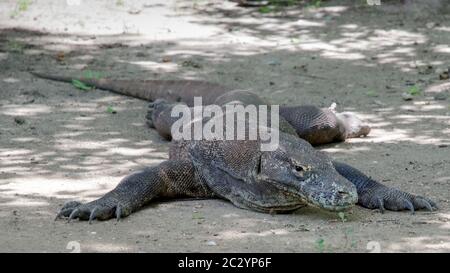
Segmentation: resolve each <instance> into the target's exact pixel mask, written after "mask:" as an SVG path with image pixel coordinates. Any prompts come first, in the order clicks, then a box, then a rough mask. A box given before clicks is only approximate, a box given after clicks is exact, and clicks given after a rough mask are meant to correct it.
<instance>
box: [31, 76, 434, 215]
mask: <svg viewBox="0 0 450 273" xmlns="http://www.w3.org/2000/svg"><path fill="white" fill-rule="evenodd" d="M33 74H34V75H36V76H38V77H40V78H45V79H50V80H56V81H63V82H72V81H73V80H78V81H80V82H83V83H84V84H87V85H91V86H94V87H96V88H99V89H104V90H109V91H113V92H116V93H119V94H123V95H128V96H132V97H135V98H140V99H144V100H148V101H150V102H151V103H150V105H149V111H148V114H147V121H148V124H149V126H150V127H152V128H155V129H156V130H157V131H158V132H159V133H160V134H161V135H162V136H163V137H165V138H167V139H171V137H172V136H171V125H172V124H173V123H174V122H175V121H176V119H175V118H174V117H171V115H170V113H171V110H172V108H173V107H174V106H175V105H178V104H180V103H184V104H186V105H187V106H190V107H191V109H190V110H191V111H194V110H193V109H192V106H193V104H194V97H202V100H203V104H204V105H217V106H218V107H221V109H223V110H224V111H223V112H224V113H226V109H225V108H226V107H225V106H227V105H243V106H248V105H255V106H259V105H268V104H267V103H266V102H265V101H264V100H263V99H261V98H260V97H258V96H257V95H256V94H254V93H252V92H249V91H240V90H233V89H232V88H227V87H224V86H221V85H217V84H213V83H207V82H203V81H186V80H180V81H158V80H148V81H136V80H113V79H92V78H82V77H80V78H77V77H66V76H54V75H47V74H42V73H33ZM269 109H271V108H270V107H269ZM279 114H280V121H279V124H280V126H279V142H278V145H277V147H276V149H274V150H271V151H264V150H262V149H260V145H261V142H262V140H261V139H260V138H259V137H258V138H257V139H256V140H251V139H245V140H220V139H212V140H174V141H172V142H171V147H170V152H169V160H167V161H164V162H162V163H160V164H159V165H157V166H152V167H149V168H146V169H144V170H142V171H139V172H136V173H133V174H130V175H129V176H127V177H125V178H124V179H123V180H122V181H121V182H120V183H119V184H118V185H117V187H116V188H115V189H113V190H112V191H110V192H108V193H106V194H105V195H104V196H103V197H101V198H99V199H97V200H94V201H92V202H89V203H85V204H83V203H80V202H77V201H71V202H68V203H66V204H65V205H64V206H63V208H62V209H61V211H60V212H59V213H58V215H57V218H61V217H67V218H68V219H69V221H70V220H72V219H76V218H78V219H80V220H89V222H91V221H92V220H94V219H99V220H106V219H110V218H114V217H115V218H117V219H120V218H122V217H126V216H128V215H130V214H131V213H132V212H134V211H136V210H138V209H139V208H141V207H142V206H144V205H146V204H147V203H149V202H150V201H151V200H154V199H155V198H176V197H193V198H222V199H226V200H229V201H231V202H232V203H233V204H234V205H236V206H237V207H240V208H245V209H251V210H255V211H260V212H267V213H284V212H290V211H293V210H296V209H298V208H300V207H303V206H305V205H313V206H316V207H319V208H322V209H325V210H329V211H340V210H345V209H348V208H350V207H352V206H353V205H354V204H355V203H358V204H359V205H361V206H363V207H366V208H370V209H380V210H381V211H382V212H383V211H384V210H385V209H388V210H394V211H400V210H410V211H411V212H414V211H415V210H419V209H428V210H430V211H432V210H435V209H437V205H436V204H435V203H434V202H433V201H431V200H430V199H428V198H426V197H422V196H418V195H413V194H410V193H407V192H403V191H401V190H398V189H395V188H391V187H388V186H385V185H383V184H381V183H379V182H377V181H375V180H373V179H371V178H370V177H368V176H366V175H364V174H363V173H362V172H360V171H358V170H357V169H355V168H353V167H351V166H349V165H347V164H345V163H341V162H336V161H334V160H332V159H331V158H330V157H328V156H327V155H326V154H325V153H323V152H320V151H318V150H316V149H314V148H313V146H312V145H319V144H324V143H330V142H334V141H343V140H345V139H346V138H348V137H359V136H365V135H367V134H368V133H369V131H370V127H369V126H367V125H366V124H365V123H364V122H363V121H361V120H360V119H358V118H357V117H356V116H355V115H354V114H352V113H335V112H334V111H333V110H332V109H321V108H318V107H314V106H280V108H279ZM244 119H247V120H245V122H246V123H247V124H248V123H249V120H248V119H249V117H248V116H247V115H244ZM207 121H208V118H203V119H201V120H193V121H192V122H193V123H195V122H200V123H202V124H201V125H204V124H205V122H207ZM235 122H236V121H235ZM226 125H228V124H226ZM257 126H263V125H261V124H258V123H257ZM246 128H248V127H246ZM229 129H230V128H228V126H225V125H224V127H223V131H224V132H226V131H227V130H229ZM247 133H248V132H247ZM311 144H312V145H311Z"/></svg>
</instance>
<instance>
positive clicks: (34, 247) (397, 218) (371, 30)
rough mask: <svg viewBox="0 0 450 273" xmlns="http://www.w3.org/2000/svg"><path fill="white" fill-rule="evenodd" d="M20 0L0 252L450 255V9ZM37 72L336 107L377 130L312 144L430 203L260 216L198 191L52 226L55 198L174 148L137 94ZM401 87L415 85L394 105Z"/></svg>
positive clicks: (1, 181) (88, 193) (0, 140)
mask: <svg viewBox="0 0 450 273" xmlns="http://www.w3.org/2000/svg"><path fill="white" fill-rule="evenodd" d="M16 2H17V1H1V2H0V128H1V130H0V251H2V252H3V251H5V252H6V251H7V252H24V251H32V252H70V251H71V250H73V249H75V250H77V247H78V246H79V247H80V250H81V251H82V252H90V251H94V252H97V251H100V252H103V251H119V252H198V251H204V252H213V251H214V252H216V251H218V252H237V251H243V252H253V251H258V252H317V251H327V252H328V251H330V252H348V251H350V252H368V251H369V249H372V250H380V251H382V252H393V251H400V252H412V251H420V252H422V251H424V252H448V251H450V204H449V199H450V194H449V193H450V187H449V186H450V185H449V183H450V98H449V92H450V81H449V80H445V79H442V80H440V79H439V74H441V73H442V72H443V71H445V70H446V69H448V68H449V67H450V58H449V57H450V46H449V44H450V24H449V22H450V15H449V12H448V11H449V9H448V8H447V9H445V8H443V7H440V6H439V1H422V2H427V4H426V5H425V6H421V5H417V4H414V3H413V4H412V5H407V6H405V5H400V4H392V3H394V2H396V1H389V3H384V2H385V1H382V2H383V4H382V5H381V6H379V7H371V6H367V5H366V4H364V2H363V1H360V2H361V3H359V4H352V3H351V2H354V1H348V2H347V3H346V2H345V1H327V2H325V3H323V4H322V5H321V6H320V7H305V8H303V9H300V8H294V9H288V10H285V11H283V12H276V13H269V14H262V13H260V12H258V11H255V10H254V9H245V8H239V7H236V6H235V5H234V4H233V3H231V2H224V1H173V0H172V1H165V0H161V1H150V0H148V1H133V4H132V5H131V4H129V3H128V1H117V2H115V3H114V1H106V0H105V1H95V2H94V1H89V3H88V1H76V0H73V1H67V2H66V1H57V0H53V1H51V0H46V1H45V0H40V1H38V0H34V1H31V3H30V4H29V5H27V6H26V8H25V9H24V10H20V7H19V6H17V5H16ZM19 2H20V1H19ZM77 2H79V3H77ZM91 2H94V3H91ZM416 2H417V1H416ZM69 4H70V5H69ZM12 27H15V28H20V29H21V30H17V29H16V30H11V29H10V28H12ZM32 31H42V32H44V33H37V32H32ZM30 69H31V70H41V71H42V70H46V71H47V70H50V71H56V72H60V73H63V72H64V71H66V70H67V71H69V70H76V69H84V70H91V71H94V72H96V73H101V74H102V75H108V76H112V77H117V78H136V79H137V78H139V79H173V78H185V79H205V80H208V81H212V82H218V83H222V84H224V85H229V86H234V87H240V88H251V89H252V90H254V91H255V92H258V93H260V94H261V96H263V97H265V98H267V99H270V100H271V101H272V102H274V103H279V104H283V103H287V104H293V105H295V104H315V105H319V106H328V105H330V104H331V103H332V102H337V103H338V105H339V108H340V110H349V111H354V112H357V113H359V114H360V115H361V116H362V117H363V118H365V119H367V120H368V121H370V123H371V125H372V126H373V131H372V133H371V134H370V136H369V137H367V138H362V139H353V140H350V141H348V142H346V143H340V144H334V145H328V146H325V147H321V149H323V150H325V151H327V152H329V153H330V154H331V155H332V156H333V157H335V158H338V159H340V160H342V161H345V162H348V163H351V164H353V165H354V166H356V167H358V168H360V169H361V170H363V171H364V172H366V173H367V174H369V175H371V176H373V177H375V178H377V179H379V180H380V181H383V182H384V183H386V184H388V185H391V186H395V187H399V188H401V189H403V190H406V191H410V192H413V193H416V194H421V195H424V196H427V197H430V198H431V199H433V200H435V201H436V202H438V204H439V205H440V207H441V209H440V210H439V211H437V212H422V211H421V212H418V213H416V214H415V215H411V214H409V213H408V212H403V213H398V212H397V213H395V212H387V213H385V214H380V213H379V212H378V211H371V210H367V209H363V208H361V207H355V208H354V209H353V210H352V211H351V212H350V213H349V214H348V215H347V219H346V220H345V221H342V220H341V219H340V218H339V217H338V216H337V215H336V214H335V213H325V212H322V211H319V210H317V209H313V208H305V209H301V210H299V211H297V212H296V213H294V214H290V215H274V216H271V215H266V214H261V213H256V212H252V211H246V210H241V209H238V208H236V207H234V206H233V205H231V204H230V203H227V202H224V201H220V200H201V201H199V200H196V201H179V202H164V203H158V204H154V205H151V206H149V207H147V208H145V209H142V210H141V211H139V212H137V213H135V214H133V215H132V216H130V217H128V218H126V219H124V220H123V221H121V222H118V223H117V222H115V221H107V222H95V223H94V224H92V225H88V224H87V223H86V222H78V221H75V222H72V223H70V224H67V223H66V222H65V221H56V222H54V221H53V218H54V216H55V213H56V212H57V211H58V209H59V208H60V207H61V206H62V204H63V203H64V202H65V201H67V200H72V199H77V200H83V201H88V200H92V199H94V198H97V197H99V196H101V195H102V194H103V193H105V192H106V191H108V190H110V189H112V188H113V187H114V186H115V185H116V184H117V183H118V182H119V181H120V179H121V178H122V177H123V176H125V175H126V174H127V173H129V172H130V171H131V170H137V169H140V168H142V167H144V166H148V165H151V164H157V163H159V162H161V161H163V160H165V159H166V158H167V150H168V143H167V142H165V141H163V140H161V139H160V137H159V136H158V135H157V133H156V132H155V131H154V130H151V129H149V128H147V127H146V126H145V123H144V116H145V109H146V102H144V101H140V100H137V99H133V98H128V97H124V96H119V95H114V94H111V93H109V92H105V91H100V90H92V91H82V90H79V89H75V88H74V87H73V86H71V85H70V84H64V83H56V82H50V81H45V80H41V79H36V78H34V77H33V76H31V75H30V74H29V73H28V72H27V71H28V70H30ZM444 76H445V75H444ZM404 92H412V93H418V94H416V95H413V96H412V97H413V99H412V100H409V101H405V100H404V99H403V98H402V93H404ZM108 107H112V108H114V109H115V110H116V111H117V114H111V113H109V112H108V111H107V109H108ZM378 247H379V248H378Z"/></svg>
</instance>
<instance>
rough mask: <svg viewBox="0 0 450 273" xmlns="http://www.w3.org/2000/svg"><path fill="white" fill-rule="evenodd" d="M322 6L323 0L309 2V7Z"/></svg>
mask: <svg viewBox="0 0 450 273" xmlns="http://www.w3.org/2000/svg"><path fill="white" fill-rule="evenodd" d="M321 6H322V0H314V1H312V3H311V4H309V5H308V6H307V7H308V8H316V9H317V8H320V7H321Z"/></svg>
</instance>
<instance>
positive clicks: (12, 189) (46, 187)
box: [0, 174, 120, 206]
mask: <svg viewBox="0 0 450 273" xmlns="http://www.w3.org/2000/svg"><path fill="white" fill-rule="evenodd" d="M119 180H120V178H117V177H115V178H112V177H106V176H103V177H97V178H96V179H86V178H85V179H82V178H80V179H76V180H74V179H69V178H67V177H64V176H59V177H58V175H56V174H51V175H47V176H39V175H33V176H32V179H31V177H26V176H25V177H20V178H9V179H0V192H1V193H2V196H3V197H7V198H8V197H9V198H12V200H11V201H7V202H5V203H3V202H1V203H2V205H11V206H12V205H18V203H16V201H17V200H19V201H20V202H21V203H22V206H33V205H30V204H33V202H41V203H42V202H44V201H41V200H39V198H43V199H48V198H58V199H80V200H84V201H91V200H92V197H93V196H96V197H100V196H101V195H103V194H105V193H106V192H107V191H108V190H111V189H112V188H113V187H114V185H115V184H117V183H118V182H119ZM36 198H37V199H38V201H35V199H36ZM27 200H28V202H29V203H30V204H28V203H27V202H26V201H27ZM44 203H45V205H49V204H48V202H44ZM44 203H42V204H44ZM42 204H41V205H42Z"/></svg>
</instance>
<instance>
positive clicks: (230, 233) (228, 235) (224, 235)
mask: <svg viewBox="0 0 450 273" xmlns="http://www.w3.org/2000/svg"><path fill="white" fill-rule="evenodd" d="M288 233H289V232H288V231H287V230H286V229H274V230H266V231H261V232H242V231H239V230H227V231H223V232H220V233H219V235H218V238H220V239H225V240H230V239H232V240H239V239H242V238H246V237H264V236H273V235H286V234H288Z"/></svg>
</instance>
